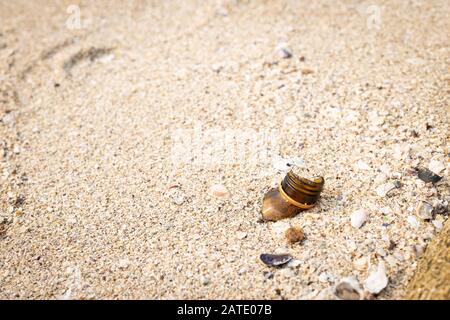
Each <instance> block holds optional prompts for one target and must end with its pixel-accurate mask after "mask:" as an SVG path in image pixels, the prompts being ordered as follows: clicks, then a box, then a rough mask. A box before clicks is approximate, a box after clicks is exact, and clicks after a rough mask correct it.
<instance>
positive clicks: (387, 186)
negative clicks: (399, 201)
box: [376, 182, 397, 197]
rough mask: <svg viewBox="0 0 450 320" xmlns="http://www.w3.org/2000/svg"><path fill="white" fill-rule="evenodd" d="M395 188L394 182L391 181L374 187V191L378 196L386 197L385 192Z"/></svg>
mask: <svg viewBox="0 0 450 320" xmlns="http://www.w3.org/2000/svg"><path fill="white" fill-rule="evenodd" d="M395 188H397V187H396V185H395V184H393V183H392V182H388V183H386V184H382V185H381V186H378V188H377V189H376V192H377V195H378V196H379V197H386V196H387V194H388V193H389V191H391V190H393V189H395Z"/></svg>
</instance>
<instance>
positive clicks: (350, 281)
mask: <svg viewBox="0 0 450 320" xmlns="http://www.w3.org/2000/svg"><path fill="white" fill-rule="evenodd" d="M334 294H335V295H336V296H337V297H338V298H339V299H342V300H360V298H361V288H360V286H359V283H358V280H356V278H355V277H347V278H344V279H342V280H341V281H340V282H339V284H338V285H337V286H336V288H335V290H334Z"/></svg>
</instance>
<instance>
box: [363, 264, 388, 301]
mask: <svg viewBox="0 0 450 320" xmlns="http://www.w3.org/2000/svg"><path fill="white" fill-rule="evenodd" d="M388 281H389V280H388V277H387V275H386V267H385V265H384V262H380V263H379V264H378V268H377V270H376V271H374V272H372V273H371V274H370V275H369V277H367V279H366V281H365V282H364V288H365V289H366V290H367V291H369V292H370V293H374V294H378V293H380V292H381V291H382V290H383V289H384V288H386V286H387V284H388Z"/></svg>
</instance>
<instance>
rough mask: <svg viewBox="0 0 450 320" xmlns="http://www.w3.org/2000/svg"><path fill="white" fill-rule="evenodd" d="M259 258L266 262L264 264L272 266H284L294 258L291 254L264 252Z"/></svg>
mask: <svg viewBox="0 0 450 320" xmlns="http://www.w3.org/2000/svg"><path fill="white" fill-rule="evenodd" d="M259 258H260V259H261V261H262V262H264V264H266V265H268V266H271V267H278V266H282V265H283V264H286V263H288V262H289V261H291V260H292V256H291V255H290V254H270V253H263V254H261V255H260V256H259Z"/></svg>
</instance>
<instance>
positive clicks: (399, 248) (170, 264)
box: [0, 0, 450, 299]
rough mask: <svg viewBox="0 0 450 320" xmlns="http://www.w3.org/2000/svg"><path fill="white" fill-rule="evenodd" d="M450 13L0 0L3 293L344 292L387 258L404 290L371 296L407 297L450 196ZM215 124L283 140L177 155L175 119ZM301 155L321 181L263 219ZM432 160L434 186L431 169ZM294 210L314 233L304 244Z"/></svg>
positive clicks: (276, 4) (438, 4)
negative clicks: (294, 235)
mask: <svg viewBox="0 0 450 320" xmlns="http://www.w3.org/2000/svg"><path fill="white" fill-rule="evenodd" d="M73 4H75V5H76V6H75V7H74V6H71V5H73ZM77 8H79V9H80V11H79V13H80V20H79V21H78V20H77V19H76V18H77ZM449 14H450V4H449V1H448V0H441V1H439V0H435V1H372V2H370V1H369V2H361V1H342V2H341V1H339V2H338V1H294V0H292V1H270V0H266V1H240V0H234V1H233V0H223V1H200V0H197V1H194V0H189V1H188V0H183V1H181V0H180V1H138V0H132V1H78V0H77V1H57V2H56V1H44V0H39V1H25V0H16V1H7V0H0V21H1V24H0V119H1V121H0V215H1V216H0V298H8V299H17V298H45V299H91V298H124V299H128V298H138V299H144V298H152V299H166V298H179V299H187V298H190V299H198V298H248V299H253V298H255V299H260V298H262V299H281V298H287V299H320V298H326V299H334V298H335V296H334V293H333V292H334V287H335V286H336V285H338V284H339V283H340V280H341V279H342V278H344V277H349V276H355V277H356V280H357V281H358V283H359V284H360V285H361V287H362V286H363V284H364V282H365V280H366V279H367V278H368V277H369V275H370V274H373V272H374V270H375V269H376V268H377V266H379V264H380V263H381V265H382V264H383V263H384V264H385V266H386V270H385V272H386V275H387V277H388V280H389V281H388V284H387V287H386V288H384V289H383V290H382V291H381V292H380V293H379V294H378V295H371V294H369V293H368V292H364V293H362V297H365V298H377V299H392V298H402V297H403V296H404V294H405V290H406V287H407V283H408V281H409V279H411V277H412V276H413V273H414V270H415V268H416V265H417V259H418V257H419V256H420V255H421V254H422V252H423V251H424V250H426V246H427V244H428V242H429V241H430V240H431V239H433V238H434V237H435V235H436V233H437V232H439V229H441V227H442V225H443V224H445V220H446V219H447V215H448V203H449V201H450V191H449V189H450V188H449V173H450V169H449V164H450V162H449V146H450V143H449V123H450V119H449V114H450V110H449V84H450V74H449V71H450V69H449V68H450V52H449V51H450V50H449V45H450V41H449V40H450V39H449V30H450V19H449ZM68 19H69V20H68ZM78 22H79V24H78ZM78 27H80V28H78ZM198 127H200V128H201V129H202V130H208V129H212V128H215V129H218V130H219V131H220V130H222V131H225V130H231V131H232V132H235V133H236V132H237V133H242V132H250V133H255V132H260V131H262V130H266V131H269V130H274V132H276V138H277V139H276V141H277V142H276V147H277V153H278V155H279V156H280V157H281V159H279V160H278V161H274V163H272V162H264V161H263V162H258V161H256V162H255V161H240V162H237V163H221V162H220V161H219V162H217V161H216V162H208V161H203V162H201V163H198V162H195V161H194V162H189V159H184V158H181V159H180V158H174V157H173V156H172V155H173V152H174V141H173V136H174V133H175V132H176V130H177V129H180V130H181V132H182V133H183V132H184V133H185V134H187V133H188V132H191V131H195V130H196V128H198ZM213 142H217V141H214V139H211V141H210V140H208V139H206V140H205V141H202V143H203V145H201V147H202V148H207V147H208V146H209V145H210V144H214V143H213ZM220 143H221V142H220V140H219V144H220ZM244 145H245V143H244ZM247 147H248V148H249V149H251V148H252V147H250V146H247ZM208 159H209V158H206V160H208ZM283 159H285V160H283ZM286 159H287V160H286ZM219 160H220V159H219ZM244 160H245V159H244ZM283 161H285V163H284V164H283ZM291 162H292V163H294V164H298V165H302V166H306V167H308V168H309V169H310V170H311V171H313V172H320V173H321V174H322V175H323V176H324V178H325V189H324V191H323V193H322V197H321V200H320V202H319V204H318V205H317V206H316V207H315V208H313V209H311V210H308V211H306V212H305V213H303V214H300V215H298V216H296V217H294V218H292V219H288V220H285V221H282V223H280V222H277V223H272V222H262V221H261V220H260V218H261V213H260V210H261V203H262V197H263V195H264V193H265V192H266V191H267V190H269V189H270V188H271V187H273V186H275V185H276V184H277V182H278V181H279V179H281V178H282V177H283V175H284V174H285V173H286V170H288V169H289V165H288V163H289V164H291ZM430 164H431V168H434V169H435V170H436V168H438V169H440V170H439V171H440V172H439V175H440V176H442V177H443V179H442V180H441V181H440V182H438V183H437V184H435V185H433V184H425V183H424V182H423V181H421V180H420V179H418V177H417V174H416V173H415V172H414V170H413V168H415V167H418V166H423V167H429V166H430ZM439 167H440V168H439ZM211 186H214V188H213V191H211V189H210V188H211ZM223 187H225V189H224V188H223ZM421 201H426V202H428V203H429V204H431V206H432V211H431V212H418V211H416V208H417V207H418V206H419V205H420V202H421ZM424 208H426V207H424ZM357 210H365V212H367V216H364V218H365V220H364V221H359V222H362V224H361V226H360V227H359V228H355V227H353V226H352V225H351V221H350V217H351V215H352V213H354V212H355V211H357ZM427 214H428V215H429V216H428V217H427V216H426V215H427ZM424 215H425V216H424ZM286 224H287V225H286ZM289 225H292V226H300V227H301V228H302V230H303V232H304V233H305V239H304V240H303V241H301V242H298V243H294V244H288V243H287V241H286V239H284V236H283V232H282V231H283V229H286V227H289ZM358 225H359V223H358ZM280 235H281V236H280ZM262 253H288V254H290V255H292V256H293V257H294V260H293V261H291V262H289V263H288V264H287V265H285V266H283V267H281V268H271V267H269V266H266V265H264V264H263V263H262V262H261V261H260V260H259V256H260V254H262ZM380 270H381V269H380ZM371 279H373V277H372V278H371ZM383 279H384V278H383ZM375 280H376V279H375ZM361 289H362V288H361ZM361 291H362V290H361Z"/></svg>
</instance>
